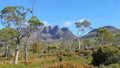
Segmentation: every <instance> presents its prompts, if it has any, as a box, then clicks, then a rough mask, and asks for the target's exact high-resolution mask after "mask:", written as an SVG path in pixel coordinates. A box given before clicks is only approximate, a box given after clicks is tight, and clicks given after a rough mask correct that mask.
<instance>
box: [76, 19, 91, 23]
mask: <svg viewBox="0 0 120 68" xmlns="http://www.w3.org/2000/svg"><path fill="white" fill-rule="evenodd" d="M85 20H87V21H90V20H88V19H85V18H82V19H80V20H79V21H78V22H83V21H85Z"/></svg>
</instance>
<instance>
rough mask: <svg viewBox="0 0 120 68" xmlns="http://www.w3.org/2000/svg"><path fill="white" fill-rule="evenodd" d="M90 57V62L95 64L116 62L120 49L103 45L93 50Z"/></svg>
mask: <svg viewBox="0 0 120 68" xmlns="http://www.w3.org/2000/svg"><path fill="white" fill-rule="evenodd" d="M92 57H93V61H92V63H93V64H94V65H96V66H99V65H101V64H103V65H108V64H112V63H117V62H119V61H120V50H119V49H118V48H116V47H113V46H103V47H99V48H98V49H97V51H95V52H93V54H92Z"/></svg>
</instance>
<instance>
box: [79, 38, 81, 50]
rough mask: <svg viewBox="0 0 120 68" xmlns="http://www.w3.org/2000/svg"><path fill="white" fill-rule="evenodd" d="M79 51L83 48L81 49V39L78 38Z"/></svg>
mask: <svg viewBox="0 0 120 68" xmlns="http://www.w3.org/2000/svg"><path fill="white" fill-rule="evenodd" d="M78 49H79V50H80V49H81V47H80V39H79V37H78Z"/></svg>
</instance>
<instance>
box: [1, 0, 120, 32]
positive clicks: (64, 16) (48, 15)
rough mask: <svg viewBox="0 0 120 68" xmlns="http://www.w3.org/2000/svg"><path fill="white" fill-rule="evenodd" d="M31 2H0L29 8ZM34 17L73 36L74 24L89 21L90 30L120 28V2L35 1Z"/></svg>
mask: <svg viewBox="0 0 120 68" xmlns="http://www.w3.org/2000/svg"><path fill="white" fill-rule="evenodd" d="M32 1H33V0H0V10H2V9H3V8H4V7H5V6H11V5H13V6H15V5H21V6H24V7H26V8H31V5H32ZM34 9H35V11H34V12H35V13H34V15H36V16H38V18H39V19H40V20H41V21H42V22H44V23H45V25H51V26H53V25H59V26H60V27H68V28H69V29H70V30H71V31H72V32H73V33H74V34H76V28H75V25H74V23H75V22H76V21H81V20H84V19H86V20H89V21H90V22H91V24H92V28H97V27H102V26H106V25H113V26H115V27H117V28H120V24H119V23H120V0H36V3H35V5H34Z"/></svg>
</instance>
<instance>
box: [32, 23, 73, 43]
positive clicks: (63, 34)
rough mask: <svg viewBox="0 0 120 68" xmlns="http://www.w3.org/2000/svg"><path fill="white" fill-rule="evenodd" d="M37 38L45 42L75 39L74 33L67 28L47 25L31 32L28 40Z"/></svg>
mask: <svg viewBox="0 0 120 68" xmlns="http://www.w3.org/2000/svg"><path fill="white" fill-rule="evenodd" d="M35 39H37V40H38V41H39V40H44V41H45V42H56V41H62V42H66V41H72V40H74V39H75V35H74V34H73V33H72V32H71V31H70V30H69V29H68V28H67V27H63V28H60V27H59V26H57V25H56V26H53V27H51V26H48V27H46V28H44V29H43V30H41V29H39V30H37V31H34V32H33V33H32V34H31V37H30V41H32V40H35Z"/></svg>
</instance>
